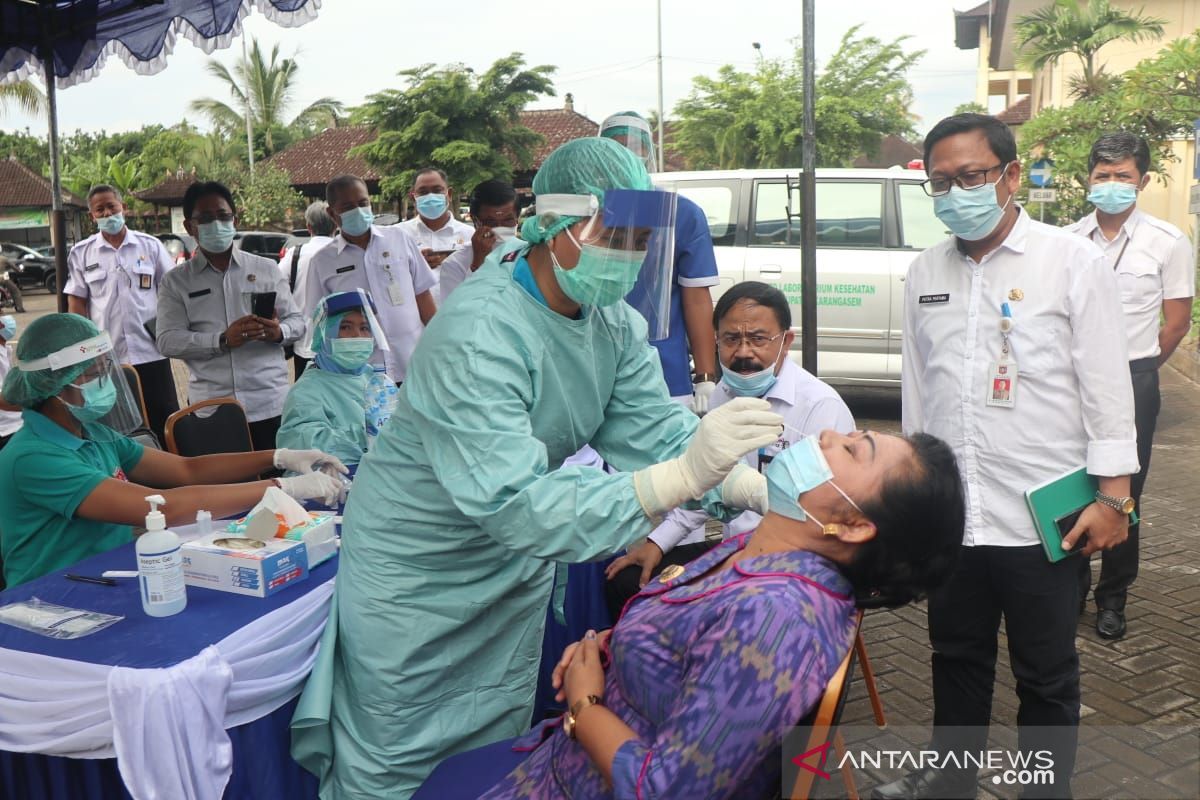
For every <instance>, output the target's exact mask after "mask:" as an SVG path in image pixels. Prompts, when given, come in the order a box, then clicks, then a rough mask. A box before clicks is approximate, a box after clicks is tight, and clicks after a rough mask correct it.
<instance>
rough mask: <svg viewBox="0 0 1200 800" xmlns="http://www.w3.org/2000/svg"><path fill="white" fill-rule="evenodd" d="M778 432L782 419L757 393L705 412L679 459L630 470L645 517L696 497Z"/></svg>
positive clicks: (773, 439)
mask: <svg viewBox="0 0 1200 800" xmlns="http://www.w3.org/2000/svg"><path fill="white" fill-rule="evenodd" d="M781 433H783V417H781V416H779V415H778V414H776V413H775V412H774V411H772V410H771V404H770V403H768V402H767V401H766V400H763V399H762V398H761V397H738V398H735V399H733V400H730V401H729V402H728V403H725V404H724V405H723V406H721V407H720V408H717V409H715V410H713V411H711V412H709V413H708V414H706V415H705V416H704V417H703V418H702V419H701V420H700V426H699V427H698V428H697V429H696V435H695V436H693V437H692V441H691V443H690V444H689V445H688V448H687V450H686V451H684V453H683V455H681V456H679V458H673V459H671V460H670V461H664V462H662V463H660V464H655V465H653V466H651V467H647V468H646V469H642V470H638V471H637V472H635V473H633V486H634V489H635V490H636V491H637V496H638V500H639V501H640V502H641V504H642V508H643V509H644V510H645V511H646V514H647V515H648V516H651V517H654V516H657V515H659V514H663V513H665V512H667V511H669V510H670V509H672V508H675V507H676V506H678V505H680V504H681V503H685V502H687V501H688V500H697V499H699V498H700V496H701V495H703V494H704V493H705V492H706V491H708V490H709V489H711V488H713V487H714V486H716V485H717V484H718V483H720V482H721V481H722V480H724V479H725V476H726V475H728V474H729V471H730V470H732V469H733V468H734V467H735V466H736V465H737V463H738V461H740V460H741V458H742V456H744V455H745V454H746V453H750V452H753V451H754V450H757V449H758V448H760V447H766V446H767V445H769V444H771V443H772V442H774V441H776V440H777V439H778V438H779V435H780V434H781Z"/></svg>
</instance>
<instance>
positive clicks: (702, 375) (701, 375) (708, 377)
mask: <svg viewBox="0 0 1200 800" xmlns="http://www.w3.org/2000/svg"><path fill="white" fill-rule="evenodd" d="M705 381H707V382H708V383H716V382H717V376H716V375H713V374H712V373H711V372H697V373H696V374H695V375H694V376H692V383H693V384H695V383H704V382H705Z"/></svg>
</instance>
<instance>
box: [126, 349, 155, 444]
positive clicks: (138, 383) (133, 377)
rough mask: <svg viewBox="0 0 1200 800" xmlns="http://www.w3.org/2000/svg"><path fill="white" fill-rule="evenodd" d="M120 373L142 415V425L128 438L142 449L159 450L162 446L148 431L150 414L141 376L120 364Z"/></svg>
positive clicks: (150, 431) (127, 366)
mask: <svg viewBox="0 0 1200 800" xmlns="http://www.w3.org/2000/svg"><path fill="white" fill-rule="evenodd" d="M121 372H122V373H123V374H124V375H125V382H126V383H127V384H129V392H130V394H132V395H133V399H134V400H135V401H136V402H137V404H138V410H139V411H140V412H141V415H142V424H141V425H138V426H137V427H136V428H134V429H133V430H132V431H130V432H129V434H128V435H129V438H130V439H133V440H134V441H135V442H138V443H139V444H141V445H143V446H144V447H153V448H154V449H155V450H161V449H162V444H160V443H159V441H158V437H157V436H155V435H154V431H152V430H150V414H149V412H148V411H147V410H146V395H145V394H144V393H143V392H142V378H141V376H140V375H138V374H137V370H136V369H134V368H133V365H132V364H122V365H121Z"/></svg>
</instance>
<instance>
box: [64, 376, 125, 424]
mask: <svg viewBox="0 0 1200 800" xmlns="http://www.w3.org/2000/svg"><path fill="white" fill-rule="evenodd" d="M76 388H77V389H79V393H80V394H81V395H83V405H80V406H73V405H71V404H70V403H65V405H66V407H67V409H68V410H69V411H70V412H71V415H72V416H74V417H75V419H77V420H79V421H80V422H95V421H96V420H98V419H100V418H101V417H103V416H104V415H105V414H107V413H108V412H109V411H112V407H113V406H114V405H115V404H116V402H117V387H116V386H114V385H113V382H112V380H110V379H109V378H107V377H101V378H96V379H95V380H90V381H88V382H87V383H83V384H80V385H79V386H77V387H76Z"/></svg>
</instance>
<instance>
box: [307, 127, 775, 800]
mask: <svg viewBox="0 0 1200 800" xmlns="http://www.w3.org/2000/svg"><path fill="white" fill-rule="evenodd" d="M533 189H534V192H535V193H536V194H537V213H536V214H535V215H534V216H533V217H532V218H530V219H529V220H528V221H527V222H526V223H525V225H524V227H523V228H522V231H521V233H522V237H523V241H516V242H511V243H509V244H507V245H506V246H505V247H504V248H502V249H501V250H499V252H493V253H492V254H491V255H490V256H489V258H488V261H487V262H486V263H485V264H484V266H483V267H481V268H480V269H479V271H478V272H477V273H476V274H475V276H474V277H472V278H471V280H469V281H467V282H465V283H464V284H463V285H462V286H461V287H460V288H459V289H458V290H457V291H455V293H454V295H453V296H452V297H451V298H450V299H449V300H448V301H447V303H446V305H445V306H444V308H442V309H440V310H439V311H438V315H437V316H436V317H435V318H434V320H433V322H432V323H431V324H430V326H429V327H428V328H427V329H426V331H425V333H424V335H423V336H422V338H421V342H420V344H419V345H418V347H417V349H416V352H415V353H414V355H413V358H412V362H411V363H410V365H409V371H408V375H407V378H406V380H405V382H404V385H403V387H402V388H401V390H400V397H399V402H398V405H397V409H396V412H395V414H394V415H393V416H392V419H391V420H390V421H389V423H388V425H387V427H386V428H385V429H384V431H383V432H382V434H381V435H380V437H379V439H378V440H377V441H376V443H375V446H374V447H373V448H372V449H371V450H370V451H369V452H368V453H367V455H366V457H365V458H364V459H363V461H362V462H361V464H360V465H359V469H358V474H357V476H356V478H355V481H354V486H353V489H352V490H351V493H350V501H349V504H348V507H347V509H346V516H345V523H344V525H343V529H342V550H341V563H340V566H339V571H338V579H337V590H336V594H335V599H334V608H333V616H332V617H331V620H330V623H329V624H328V625H327V626H326V629H325V639H324V640H323V642H322V645H321V649H320V652H319V656H318V660H317V664H316V665H315V668H314V671H313V674H312V677H311V678H310V679H309V682H308V684H307V686H306V687H305V692H304V696H303V697H302V699H301V703H300V706H299V707H298V709H297V712H296V715H295V717H294V718H293V722H292V727H293V746H292V753H293V755H294V756H295V757H296V758H297V760H299V761H300V763H301V764H303V765H305V766H306V767H307V768H309V769H310V770H312V771H313V772H315V773H317V774H318V775H320V777H321V797H323V798H327V799H329V798H340V799H345V800H350V799H353V800H368V799H369V800H377V798H385V797H386V798H389V800H396V799H400V800H403V798H407V797H409V796H410V794H411V793H412V792H413V791H414V790H415V789H416V788H417V787H418V786H419V785H420V784H421V782H422V780H423V779H424V778H425V777H426V776H427V775H428V773H429V772H430V771H431V770H432V768H433V767H434V766H435V765H436V764H437V763H438V762H439V761H441V760H442V759H443V758H445V757H446V756H449V755H451V754H453V753H457V752H460V751H463V750H467V749H470V748H472V747H477V746H480V745H483V744H487V743H489V742H492V741H496V740H500V739H503V738H505V737H511V736H515V735H517V734H518V733H520V732H521V731H523V730H525V729H526V728H527V727H528V725H529V721H530V714H531V710H532V707H533V699H534V690H535V688H536V683H537V677H538V664H539V656H540V652H541V644H542V633H543V627H544V623H545V617H546V607H547V604H548V602H549V600H550V596H551V589H552V585H553V583H554V573H555V563H556V562H568V563H569V562H579V561H586V560H591V559H598V558H602V557H605V556H607V555H609V554H612V553H615V552H617V551H619V550H621V549H622V548H624V547H625V546H626V545H628V544H630V543H631V542H634V541H636V540H637V539H640V538H642V537H644V536H646V535H647V534H648V533H650V531H651V530H652V529H653V525H654V523H653V522H652V520H653V519H655V518H657V517H659V516H661V515H662V514H663V513H665V512H666V511H668V510H670V509H672V508H674V507H675V506H677V505H680V504H681V503H687V502H690V501H698V500H701V499H702V498H703V499H704V501H705V506H706V508H709V509H718V510H720V509H724V508H726V507H728V508H730V510H731V512H732V509H734V508H737V509H742V508H763V507H764V506H765V502H766V488H765V482H764V481H763V479H762V477H761V476H760V475H759V474H758V473H757V472H756V471H754V470H751V469H749V468H747V467H744V466H742V467H740V468H736V469H735V466H736V465H737V464H738V460H739V458H740V457H741V456H742V455H743V454H744V453H746V452H749V451H752V450H755V449H757V448H759V447H762V446H765V445H767V444H770V443H771V442H774V441H775V440H776V439H777V437H778V436H779V435H780V433H781V432H782V430H783V428H782V419H781V418H780V417H779V416H778V415H776V414H774V413H772V412H771V411H770V410H769V405H768V404H767V403H766V401H764V400H761V399H758V398H739V399H737V400H734V401H732V402H730V403H727V404H726V405H724V406H722V407H721V408H720V409H718V410H716V411H714V412H712V413H710V414H709V415H708V416H706V417H705V418H704V419H703V420H700V421H698V420H697V418H696V416H695V415H694V414H692V413H691V412H690V411H688V410H687V409H686V408H684V407H683V406H680V405H679V404H677V403H673V402H672V401H671V399H670V398H669V397H668V396H667V392H666V384H665V382H664V381H663V377H662V369H661V367H660V365H659V360H658V356H657V353H656V352H655V350H654V349H653V348H652V347H651V346H650V345H649V343H648V342H647V340H646V331H647V323H646V320H645V319H644V318H643V317H642V316H641V315H639V313H638V312H637V311H635V310H634V309H633V308H631V307H630V306H628V305H627V304H625V303H624V302H623V301H622V298H623V297H624V296H625V295H626V294H628V292H629V290H630V288H631V287H632V286H633V284H634V283H635V282H636V281H637V280H638V277H639V270H640V269H641V266H642V263H643V261H646V262H649V263H652V264H656V265H659V266H658V267H656V268H661V269H665V275H664V276H659V279H660V280H659V285H665V281H664V280H662V279H663V278H665V280H669V276H670V265H671V261H670V257H669V255H670V252H671V250H670V247H671V241H670V240H671V232H672V231H673V226H674V219H673V210H674V202H673V201H674V196H673V195H672V194H670V193H667V192H660V191H654V190H653V188H652V186H651V183H650V179H649V175H648V174H647V173H646V169H645V167H644V166H643V165H642V163H641V161H640V160H639V159H638V158H637V157H636V156H634V155H633V154H632V153H630V152H629V151H628V150H626V149H625V148H624V147H621V146H620V145H618V144H617V143H616V142H613V141H610V140H607V139H600V138H586V139H578V140H575V141H572V142H568V143H567V144H565V145H563V146H562V147H559V148H558V149H557V150H555V151H554V152H553V153H552V154H551V155H550V157H549V158H548V159H547V160H546V162H545V163H544V164H543V166H542V168H541V169H540V170H539V172H538V174H537V176H536V177H535V178H534V182H533ZM656 248H657V249H663V248H666V249H665V252H655V253H654V254H653V259H651V258H647V257H646V254H647V251H650V250H655V249H656ZM667 289H669V286H667ZM664 298H665V295H664ZM589 443H590V444H591V446H592V447H594V448H595V449H596V450H597V451H598V452H599V453H600V454H601V455H602V456H603V457H604V459H605V460H606V461H607V462H608V463H609V464H610V465H612V466H614V467H615V468H617V469H619V470H622V472H619V473H615V474H609V473H606V472H603V471H601V470H596V469H590V468H586V467H572V466H568V467H563V466H561V465H562V462H563V460H564V459H565V458H567V457H568V456H570V455H571V454H573V453H575V452H576V451H578V450H579V449H580V447H582V446H583V445H584V444H589ZM710 490H713V491H711V492H710ZM706 493H707V495H706Z"/></svg>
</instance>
